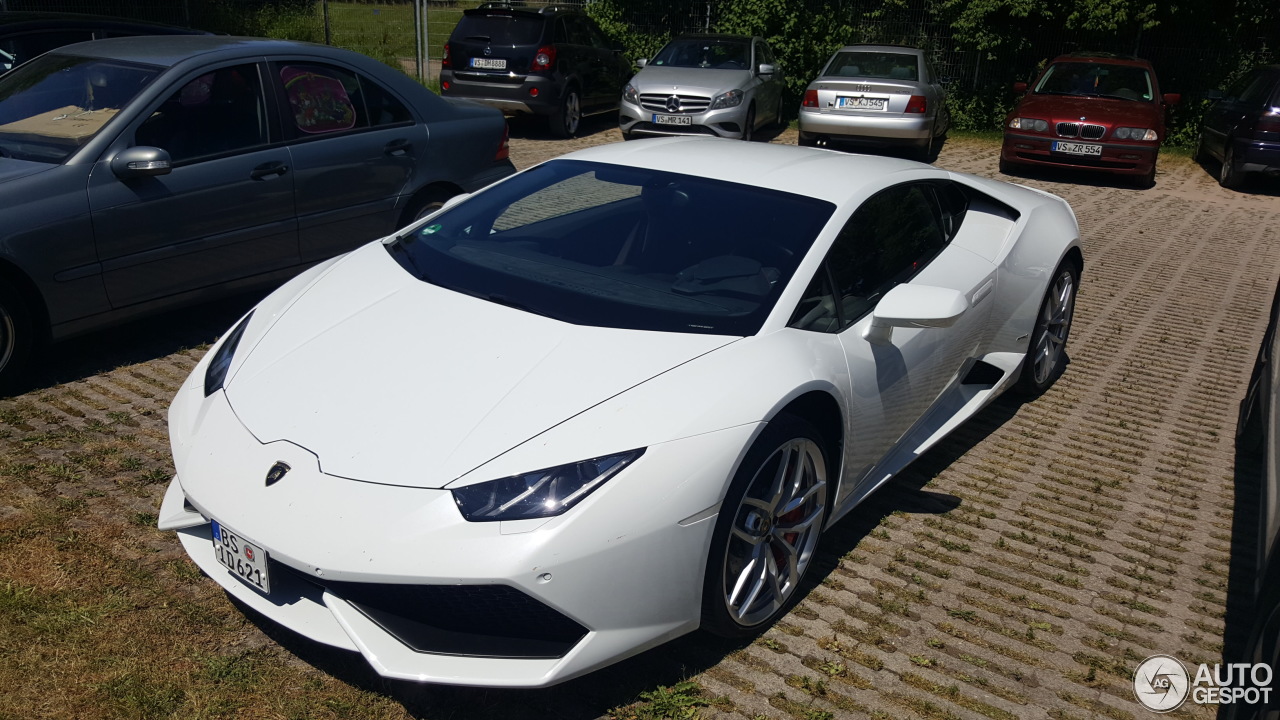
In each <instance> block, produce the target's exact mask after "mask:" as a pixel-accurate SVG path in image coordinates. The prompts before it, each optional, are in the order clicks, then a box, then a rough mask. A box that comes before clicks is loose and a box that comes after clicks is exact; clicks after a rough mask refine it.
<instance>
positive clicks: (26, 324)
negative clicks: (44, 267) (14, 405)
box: [0, 279, 35, 395]
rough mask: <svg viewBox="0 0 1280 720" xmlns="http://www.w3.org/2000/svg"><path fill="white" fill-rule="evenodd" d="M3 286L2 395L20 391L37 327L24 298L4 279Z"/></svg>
mask: <svg viewBox="0 0 1280 720" xmlns="http://www.w3.org/2000/svg"><path fill="white" fill-rule="evenodd" d="M2 282H3V283H4V284H3V285H0V395H8V394H9V393H10V392H12V391H13V390H14V389H16V388H17V385H18V380H19V379H20V378H21V376H22V374H23V372H24V371H25V370H26V367H27V363H28V361H29V360H30V358H31V353H32V351H33V349H34V347H35V324H34V323H33V322H32V320H31V310H30V308H29V307H28V306H27V303H26V302H25V301H24V300H23V298H22V296H21V295H19V294H18V292H17V291H16V290H15V289H14V288H13V287H12V285H11V284H10V281H9V280H7V279H5V280H3V281H2Z"/></svg>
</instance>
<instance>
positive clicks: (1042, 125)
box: [1009, 117, 1049, 132]
mask: <svg viewBox="0 0 1280 720" xmlns="http://www.w3.org/2000/svg"><path fill="white" fill-rule="evenodd" d="M1009 127H1010V128H1011V129H1013V130H1032V131H1034V132H1044V131H1045V130H1048V129H1049V123H1048V122H1047V121H1045V120H1036V119H1035V118H1024V117H1016V118H1014V119H1012V120H1010V121H1009Z"/></svg>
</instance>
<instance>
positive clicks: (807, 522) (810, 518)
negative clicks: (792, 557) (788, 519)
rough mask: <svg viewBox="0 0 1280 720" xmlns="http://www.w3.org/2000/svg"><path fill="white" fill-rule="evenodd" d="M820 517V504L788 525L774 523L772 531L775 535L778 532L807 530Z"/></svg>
mask: <svg viewBox="0 0 1280 720" xmlns="http://www.w3.org/2000/svg"><path fill="white" fill-rule="evenodd" d="M821 517H822V506H821V505H819V506H818V507H816V508H814V509H813V512H811V513H809V514H808V515H806V516H804V517H803V518H802V519H800V520H797V521H796V522H793V523H791V524H790V525H782V524H779V525H776V526H774V529H773V532H774V535H775V536H776V535H777V534H778V533H800V532H804V531H805V530H808V529H809V528H810V527H811V526H812V525H813V524H814V523H815V522H817V520H818V519H819V518H821Z"/></svg>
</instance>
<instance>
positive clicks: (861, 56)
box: [799, 45, 951, 161]
mask: <svg viewBox="0 0 1280 720" xmlns="http://www.w3.org/2000/svg"><path fill="white" fill-rule="evenodd" d="M950 125H951V114H950V113H949V112H948V111H947V96H946V91H945V90H944V89H943V87H942V81H941V78H939V77H938V75H937V74H936V73H935V72H934V71H933V68H932V67H930V65H929V62H928V60H927V59H926V58H925V55H924V51H922V50H919V49H917V48H912V47H905V46H900V45H847V46H845V47H842V48H840V49H839V50H837V51H836V53H835V54H834V55H832V56H831V59H830V60H828V61H827V64H826V66H825V67H823V69H822V72H821V74H819V75H818V77H817V79H815V80H814V81H813V82H811V83H809V87H808V88H807V89H806V90H805V92H804V100H803V101H802V102H801V104H800V140H799V142H800V144H801V145H818V144H827V143H830V142H837V141H847V142H858V143H868V144H876V145H897V146H906V147H909V148H912V149H914V150H915V151H916V152H917V153H918V155H919V156H920V157H921V158H922V159H925V160H926V161H927V160H929V159H932V157H933V155H934V153H935V152H936V150H937V147H938V145H940V144H941V140H942V138H943V136H945V135H946V134H947V129H948V128H949V127H950Z"/></svg>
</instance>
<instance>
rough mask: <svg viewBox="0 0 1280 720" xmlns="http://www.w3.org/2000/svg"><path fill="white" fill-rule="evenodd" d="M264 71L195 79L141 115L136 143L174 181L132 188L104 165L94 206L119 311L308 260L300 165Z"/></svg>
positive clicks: (230, 68) (248, 67)
mask: <svg viewBox="0 0 1280 720" xmlns="http://www.w3.org/2000/svg"><path fill="white" fill-rule="evenodd" d="M263 70H264V67H263V65H262V63H256V62H254V63H243V62H241V63H239V64H230V65H225V66H221V67H212V68H208V69H207V70H204V71H197V73H192V74H189V75H188V76H186V77H184V78H183V79H181V80H180V81H178V82H176V83H175V84H174V88H173V92H171V93H168V94H167V95H166V96H165V98H164V100H163V101H161V102H160V103H159V104H156V105H155V106H153V107H150V108H146V109H144V112H142V113H140V114H139V116H138V118H136V119H135V121H134V123H132V124H131V125H130V127H129V129H128V130H126V131H125V132H126V133H127V134H131V135H132V137H131V138H129V139H128V143H127V144H128V145H129V146H151V147H158V148H161V149H163V150H165V151H167V152H168V154H169V157H170V160H171V162H172V171H171V172H169V173H168V174H166V175H157V176H147V177H132V178H127V179H122V178H120V177H117V176H116V175H115V174H114V173H113V172H112V169H111V165H110V157H105V158H104V159H103V160H101V161H99V162H98V163H97V164H96V165H95V166H94V168H93V171H92V172H91V174H90V177H89V205H90V212H91V216H92V218H93V228H94V236H95V242H96V244H97V249H98V257H99V259H100V261H101V263H102V271H103V279H104V282H105V284H106V289H107V294H108V296H109V297H110V299H111V304H112V306H113V307H123V306H126V305H132V304H134V303H138V302H144V301H147V300H154V299H157V298H162V297H165V296H168V295H173V294H176V293H179V292H182V291H186V290H195V289H198V288H203V287H208V286H212V285H217V284H220V283H224V282H229V281H233V280H237V279H241V278H246V277H250V276H253V275H258V274H261V273H266V272H269V271H272V270H276V269H280V268H284V267H288V266H291V265H296V264H297V263H298V234H297V220H296V218H295V214H294V205H293V174H292V173H291V172H290V165H291V161H290V157H289V150H288V148H285V147H282V146H280V145H279V143H278V142H276V141H277V140H278V139H279V137H278V131H277V130H276V129H275V128H274V127H273V125H274V117H273V115H272V111H271V104H270V103H268V102H267V97H266V95H267V94H268V93H269V87H268V86H267V85H266V84H265V83H264V82H263V78H262V72H263ZM191 75H195V77H192V76H191ZM117 149H118V148H117ZM112 154H114V153H108V155H112Z"/></svg>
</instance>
